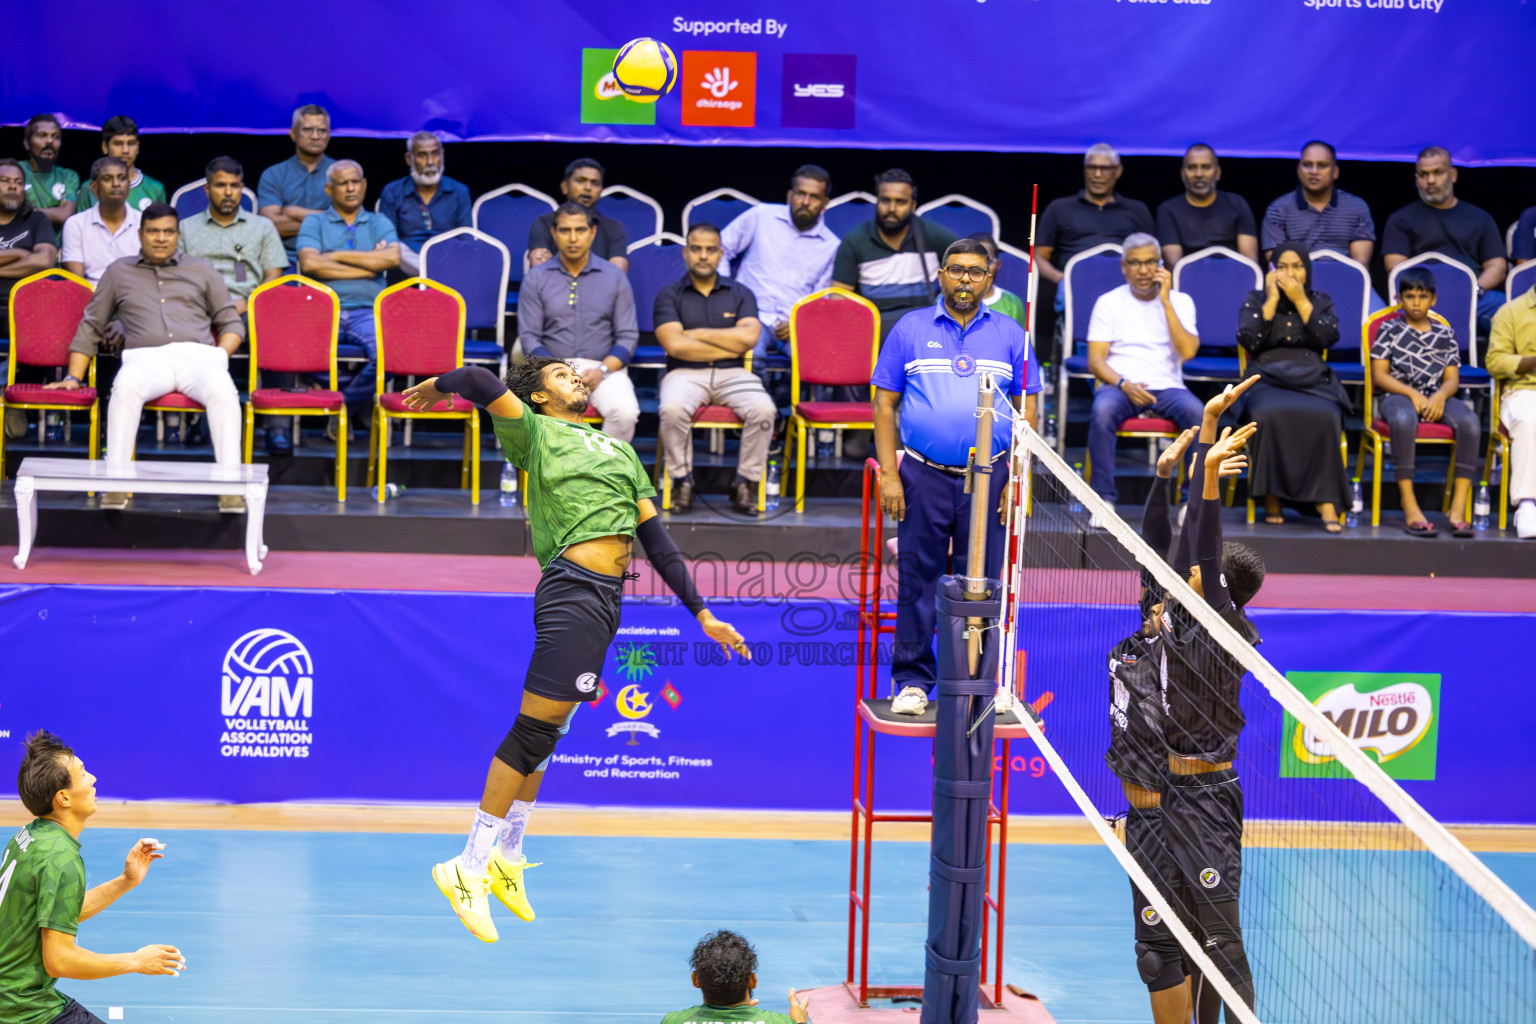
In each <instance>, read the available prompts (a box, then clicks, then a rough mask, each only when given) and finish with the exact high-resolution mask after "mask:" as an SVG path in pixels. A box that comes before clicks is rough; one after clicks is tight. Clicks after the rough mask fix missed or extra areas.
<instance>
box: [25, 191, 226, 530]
mask: <svg viewBox="0 0 1536 1024" xmlns="http://www.w3.org/2000/svg"><path fill="white" fill-rule="evenodd" d="M93 212H94V211H92V210H87V211H86V212H85V213H83V214H76V215H75V216H77V217H86V216H90V214H91V213H93ZM180 234H181V232H180V230H179V225H178V223H177V220H176V210H175V208H174V207H172V206H170V205H168V204H166V203H153V204H151V205H150V206H149V207H148V208H147V209H145V211H144V215H143V219H142V221H141V223H140V227H139V244H140V246H141V252H140V254H139V255H137V256H133V257H125V258H124V259H120V260H118V261H117V262H115V263H113V264H112V265H111V266H110V267H108V268H107V270H106V273H104V274H102V276H101V281H100V282H99V283H98V284H97V286H96V291H95V294H93V295H92V296H91V301H90V303H89V304H88V305H87V306H86V307H85V315H84V316H83V317H82V318H81V320H80V326H79V328H78V329H77V330H76V331H75V338H74V340H73V341H72V342H70V345H69V370H68V376H66V377H65V378H64V379H63V380H61V381H57V382H56V383H53V384H49V385H48V387H49V388H50V389H55V388H62V389H65V390H71V391H72V390H74V389H75V388H78V387H80V386H81V385H82V384H83V383H84V378H85V374H86V370H87V368H88V367H89V366H90V362H91V357H92V356H94V355H95V354H96V352H97V349H98V347H99V346H100V345H101V342H102V340H103V339H104V338H105V337H106V333H107V322H108V321H110V320H116V321H118V322H119V323H121V324H122V329H123V365H122V369H121V370H119V371H118V374H117V379H116V380H115V381H113V383H112V397H111V401H110V402H109V403H108V405H107V458H108V460H110V461H112V462H128V461H130V460H132V459H133V452H134V443H135V440H136V439H137V437H138V432H139V419H140V417H141V416H142V414H143V410H144V405H145V404H146V403H148V402H152V401H154V400H155V399H157V398H160V397H161V396H163V395H167V394H170V393H171V392H175V391H179V392H181V393H182V394H184V395H186V396H187V397H188V398H190V399H192V400H193V401H194V402H197V403H198V404H200V405H202V406H203V408H204V409H205V410H206V412H207V417H208V428H209V431H210V433H211V434H212V435H213V456H214V459H215V460H216V461H217V462H219V463H220V464H222V465H226V466H238V465H239V464H240V395H239V393H238V392H237V391H236V390H235V382H234V381H233V380H231V379H230V376H229V357H230V355H231V354H232V353H234V351H235V350H236V349H238V348H239V347H240V343H241V342H242V341H244V340H245V324H244V322H243V321H242V320H241V318H240V314H238V313H236V312H235V306H234V303H233V302H232V301H230V298H229V290H228V289H226V288H225V287H224V280H223V278H221V277H220V276H219V274H218V272H217V271H216V270H214V268H213V265H212V264H210V263H208V262H207V261H206V260H200V259H197V258H196V257H193V256H184V255H181V254H179V253H178V252H177V245H178V242H179V240H180ZM215 338H217V341H215ZM126 500H127V499H126V496H125V495H122V494H106V495H103V497H102V503H101V507H102V508H122V507H123V506H124V504H125V503H126ZM244 508H245V499H243V498H240V497H238V496H233V495H226V496H223V497H220V498H219V509H220V510H221V511H224V512H237V511H240V510H242V509H244Z"/></svg>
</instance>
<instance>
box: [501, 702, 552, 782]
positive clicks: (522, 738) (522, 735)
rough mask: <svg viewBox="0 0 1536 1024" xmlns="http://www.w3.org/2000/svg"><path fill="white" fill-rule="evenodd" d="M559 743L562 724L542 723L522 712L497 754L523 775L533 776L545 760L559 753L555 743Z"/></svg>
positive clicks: (506, 763) (507, 764) (502, 760)
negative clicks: (556, 750)
mask: <svg viewBox="0 0 1536 1024" xmlns="http://www.w3.org/2000/svg"><path fill="white" fill-rule="evenodd" d="M559 742H560V727H559V726H558V725H555V724H554V723H553V722H541V721H539V720H538V719H537V718H533V717H532V716H530V715H518V716H517V721H515V722H513V723H512V729H511V731H510V732H508V733H507V737H506V739H504V740H502V741H501V746H499V747H497V748H496V757H497V758H498V759H499V760H500V761H501V762H502V763H503V764H505V765H506V766H507V767H508V768H511V769H512V770H513V771H515V772H517V773H518V774H519V775H532V774H533V773H534V772H536V771H538V769H539V765H541V764H543V763H544V759H545V758H546V757H548V756H549V755H550V754H553V753H554V752H555V744H557V743H559Z"/></svg>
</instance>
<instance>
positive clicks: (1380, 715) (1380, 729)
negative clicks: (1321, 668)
mask: <svg viewBox="0 0 1536 1024" xmlns="http://www.w3.org/2000/svg"><path fill="white" fill-rule="evenodd" d="M1285 677H1286V678H1287V679H1289V680H1290V681H1291V684H1292V685H1293V686H1295V687H1296V689H1298V690H1300V691H1301V693H1302V696H1304V697H1306V698H1307V699H1308V700H1310V701H1311V702H1312V704H1313V706H1314V707H1316V708H1317V710H1319V711H1321V712H1322V713H1323V715H1324V716H1325V717H1327V719H1328V720H1329V721H1331V722H1332V723H1333V724H1334V725H1336V726H1338V729H1339V731H1340V732H1342V733H1343V734H1344V735H1345V736H1347V737H1348V738H1349V740H1350V741H1351V742H1352V743H1354V745H1355V746H1356V747H1358V748H1360V749H1361V750H1362V751H1364V752H1365V754H1366V755H1367V756H1369V757H1371V758H1373V759H1374V760H1375V761H1376V763H1377V764H1379V765H1381V767H1382V770H1384V771H1385V772H1386V773H1387V775H1389V776H1390V777H1392V778H1394V779H1416V780H1433V779H1434V777H1435V758H1436V754H1437V752H1438V747H1439V739H1440V676H1439V675H1436V674H1431V673H1424V672H1287V673H1286V675H1285ZM1348 774H1349V773H1348V772H1346V771H1345V770H1344V769H1343V768H1342V767H1340V765H1339V762H1338V757H1337V755H1336V754H1335V753H1334V751H1333V748H1332V746H1330V745H1329V743H1328V741H1327V740H1326V739H1324V738H1323V737H1321V736H1319V735H1318V734H1317V731H1316V730H1313V729H1311V728H1308V727H1307V726H1304V725H1302V724H1301V723H1300V722H1298V721H1297V720H1296V719H1295V718H1293V717H1291V716H1290V715H1289V714H1287V715H1286V716H1285V741H1284V742H1283V743H1282V744H1281V751H1280V775H1281V777H1282V778H1292V779H1295V778H1333V779H1337V778H1346V777H1348Z"/></svg>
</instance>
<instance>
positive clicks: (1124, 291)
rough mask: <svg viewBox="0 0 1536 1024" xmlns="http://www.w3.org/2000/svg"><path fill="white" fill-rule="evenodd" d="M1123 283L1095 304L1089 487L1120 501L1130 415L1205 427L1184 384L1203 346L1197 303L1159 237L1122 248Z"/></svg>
mask: <svg viewBox="0 0 1536 1024" xmlns="http://www.w3.org/2000/svg"><path fill="white" fill-rule="evenodd" d="M1123 248H1124V250H1125V255H1124V256H1123V257H1121V260H1120V268H1121V270H1122V271H1124V273H1125V284H1123V285H1121V286H1120V287H1119V288H1116V289H1114V290H1113V291H1109V292H1105V293H1104V294H1103V295H1101V296H1099V300H1098V301H1097V302H1095V303H1094V304H1093V316H1092V318H1091V319H1090V320H1089V321H1088V369H1089V370H1091V371H1092V372H1093V375H1094V376H1095V377H1096V378H1098V380H1099V387H1098V390H1096V391H1095V392H1094V393H1093V418H1092V419H1091V420H1090V421H1089V423H1088V458H1089V460H1090V462H1091V464H1092V472H1091V479H1090V481H1089V483H1091V484H1092V485H1093V489H1094V490H1095V491H1097V492H1098V493H1099V494H1100V495H1102V496H1103V498H1104V500H1105V501H1107V502H1109V503H1110V504H1114V502H1115V499H1116V498H1118V497H1119V492H1118V491H1117V490H1116V489H1115V431H1117V430H1119V429H1120V426H1121V424H1123V423H1124V422H1125V421H1126V420H1128V419H1132V418H1137V419H1140V418H1146V417H1157V418H1160V419H1166V420H1172V421H1173V422H1174V423H1175V424H1177V425H1178V428H1179V429H1180V430H1184V429H1186V428H1188V427H1195V426H1199V425H1200V419H1201V416H1202V414H1203V412H1204V407H1203V406H1202V405H1201V402H1200V399H1198V398H1196V397H1195V396H1194V395H1192V394H1190V393H1189V391H1188V390H1187V389H1185V387H1184V370H1183V365H1184V361H1185V360H1187V359H1189V358H1191V357H1192V356H1194V354H1195V352H1197V351H1198V350H1199V348H1200V338H1199V336H1198V335H1197V333H1196V328H1195V302H1194V300H1193V299H1191V298H1190V297H1189V296H1188V295H1185V294H1184V293H1183V292H1176V291H1174V290H1173V275H1172V274H1170V273H1169V272H1168V270H1167V268H1166V267H1164V266H1163V261H1162V251H1161V248H1160V246H1159V244H1158V241H1157V239H1156V238H1154V237H1152V236H1151V235H1149V234H1146V233H1144V232H1140V231H1138V232H1136V233H1135V234H1133V235H1130V236H1128V237H1127V238H1126V240H1125V242H1124V243H1123Z"/></svg>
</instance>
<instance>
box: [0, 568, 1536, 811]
mask: <svg viewBox="0 0 1536 1024" xmlns="http://www.w3.org/2000/svg"><path fill="white" fill-rule="evenodd" d="M716 607H717V610H718V611H719V614H720V615H721V616H722V617H723V618H726V619H727V620H729V621H732V622H734V623H735V624H736V625H737V626H738V628H740V629H741V631H742V632H743V633H744V634H745V635H746V636H747V638H748V640H749V641H750V642H751V643H752V644H753V650H754V654H755V659H754V661H753V662H752V663H751V664H742V663H741V662H740V661H739V660H735V659H733V660H732V661H730V662H727V661H725V659H724V658H723V657H722V656H721V655H720V654H719V653H718V651H717V650H716V649H715V648H714V646H713V645H712V644H710V643H709V642H707V641H706V640H705V639H704V638H703V636H702V634H701V633H700V632H699V630H698V628H697V626H696V624H695V623H694V622H693V621H692V619H691V617H690V616H688V614H687V613H686V611H684V610H683V609H681V608H679V607H677V606H675V605H673V604H672V603H671V602H670V601H669V600H663V601H630V602H627V603H626V605H625V609H624V621H623V627H622V632H621V634H620V636H619V637H618V639H617V641H616V642H615V644H614V645H613V647H612V648H611V649H610V650H609V656H608V658H607V661H606V663H605V667H604V671H603V673H602V677H601V680H600V682H599V684H598V689H597V691H596V694H595V696H596V698H597V699H596V700H595V701H594V702H593V704H591V705H583V706H581V707H580V708H579V710H578V712H577V714H576V716H575V718H574V719H573V721H572V727H571V731H570V735H569V736H568V737H567V738H566V739H565V741H564V742H562V743H561V745H560V748H559V750H558V751H557V753H556V764H555V765H554V767H553V768H552V769H551V771H550V773H549V776H548V778H547V780H546V783H545V787H544V794H543V797H544V799H546V800H550V801H557V802H569V803H581V804H608V805H630V806H687V807H720V808H765V809H768V808H784V809H803V810H842V809H846V808H847V807H848V805H849V798H850V795H851V786H852V775H851V771H852V769H851V757H852V754H851V751H852V739H853V737H852V732H853V720H854V713H853V687H854V683H853V653H854V648H853V641H854V632H853V630H852V621H853V620H852V615H851V613H852V606H851V605H849V604H848V603H846V602H840V601H839V602H834V601H810V600H807V601H793V602H776V603H762V602H758V603H752V604H748V603H745V602H743V603H740V604H734V605H733V604H731V603H728V602H726V603H721V604H718V605H717V606H716ZM532 610H533V602H532V597H531V596H528V595H511V594H509V595H497V594H443V593H392V592H379V591H300V590H270V591H263V590H253V589H230V590H222V589H187V588H136V587H85V586H35V587H33V586H25V587H5V588H0V649H3V650H4V651H6V652H7V662H8V665H9V666H10V670H9V671H8V672H7V673H6V675H5V677H4V679H3V681H0V750H3V751H4V757H3V758H0V777H6V778H10V777H12V773H13V771H14V767H15V765H16V762H17V759H18V758H19V751H20V743H19V740H20V738H21V737H22V736H23V735H24V734H25V733H27V732H28V731H30V730H33V729H38V728H47V729H50V730H52V731H54V732H57V733H59V734H60V735H62V736H63V737H65V739H66V740H68V741H69V742H70V743H71V744H73V745H74V746H75V747H76V748H77V749H78V750H79V752H80V753H81V755H82V757H83V758H84V759H85V761H86V763H87V764H88V765H89V767H90V768H91V770H92V771H93V772H94V773H95V774H96V775H97V776H98V777H99V778H100V783H99V786H100V790H101V793H102V795H103V797H106V798H120V799H190V800H211V801H235V802H245V801H270V800H365V801H375V800H377V801H468V800H471V799H473V798H474V797H475V796H476V795H477V794H478V792H479V787H480V784H481V781H482V780H483V778H484V774H485V766H486V763H487V761H488V760H489V758H490V755H491V752H492V751H493V750H494V749H495V748H496V745H497V744H498V743H499V742H500V740H501V738H502V736H503V735H504V734H505V732H506V730H507V729H508V728H509V727H510V725H511V723H512V720H513V718H514V717H515V716H516V713H517V706H518V699H519V695H520V692H521V688H522V680H523V672H524V670H525V667H526V665H527V660H528V655H529V653H530V651H531V649H532V645H533V635H532ZM1134 618H1135V611H1134V610H1133V609H1126V608H1113V607H1084V606H1031V609H1030V613H1029V614H1027V615H1026V616H1024V617H1023V618H1022V619H1021V622H1022V623H1023V630H1022V633H1021V645H1022V646H1023V647H1024V649H1025V660H1026V662H1027V673H1026V688H1027V697H1028V699H1029V700H1031V701H1032V702H1034V703H1036V705H1037V706H1039V707H1040V708H1041V713H1042V716H1043V718H1044V720H1045V723H1046V728H1047V730H1048V732H1049V733H1050V735H1051V736H1052V737H1053V740H1054V742H1055V743H1056V744H1057V745H1058V746H1059V748H1060V749H1061V750H1062V753H1063V755H1064V757H1065V758H1066V760H1067V763H1068V765H1069V767H1070V768H1071V769H1072V771H1073V772H1074V774H1075V775H1077V776H1078V777H1079V778H1080V780H1081V781H1082V782H1083V784H1084V786H1085V787H1086V788H1087V789H1088V791H1089V792H1090V793H1091V794H1093V796H1094V798H1095V800H1096V801H1097V802H1098V803H1099V805H1100V806H1101V807H1103V808H1105V809H1106V810H1114V809H1117V808H1118V806H1119V804H1118V802H1117V794H1118V785H1117V784H1116V783H1115V781H1114V779H1113V778H1112V777H1111V776H1110V775H1109V773H1108V771H1107V769H1105V768H1104V765H1103V760H1102V753H1103V750H1104V747H1105V745H1106V744H1107V742H1108V736H1109V716H1108V713H1107V712H1108V700H1109V682H1108V675H1107V671H1106V659H1107V654H1108V651H1109V649H1110V647H1112V646H1113V644H1114V643H1115V642H1116V641H1117V640H1118V639H1119V638H1120V637H1122V636H1124V635H1125V634H1126V633H1127V632H1129V631H1130V630H1131V629H1133V628H1134ZM1253 618H1254V621H1255V622H1256V624H1257V625H1258V627H1259V629H1260V630H1261V631H1262V632H1263V634H1264V645H1263V648H1262V650H1263V653H1264V654H1265V656H1266V657H1268V658H1269V660H1270V661H1271V662H1272V663H1273V664H1275V665H1277V666H1279V667H1280V668H1281V669H1282V670H1283V671H1294V672H1314V673H1389V674H1390V673H1404V674H1413V675H1415V676H1418V675H1422V674H1425V673H1432V674H1436V675H1438V676H1439V679H1440V684H1439V688H1438V704H1437V705H1436V706H1435V707H1434V709H1433V710H1434V713H1435V715H1436V716H1437V719H1436V723H1435V724H1436V728H1437V730H1438V737H1437V739H1436V742H1437V743H1438V751H1437V757H1436V759H1435V762H1434V763H1435V770H1434V778H1433V779H1425V780H1410V781H1404V782H1403V783H1402V785H1403V786H1404V788H1405V789H1406V790H1407V791H1408V792H1409V793H1410V794H1412V795H1413V796H1414V797H1415V798H1416V799H1417V800H1419V801H1420V803H1422V804H1423V805H1424V806H1425V807H1426V809H1428V810H1429V811H1430V813H1432V814H1434V815H1435V816H1436V817H1437V818H1440V819H1441V820H1445V821H1452V822H1503V823H1536V793H1533V792H1532V791H1531V789H1530V787H1528V786H1520V785H1504V784H1501V780H1511V779H1514V780H1519V779H1528V778H1531V777H1532V776H1533V775H1536V748H1533V746H1532V745H1531V744H1530V742H1529V736H1530V734H1531V732H1532V729H1533V727H1536V714H1533V712H1532V710H1531V704H1530V702H1529V701H1528V700H1526V699H1525V698H1524V696H1523V694H1522V693H1521V692H1520V691H1519V689H1518V685H1519V678H1520V676H1521V673H1519V672H1518V671H1517V672H1516V673H1514V674H1513V675H1512V674H1511V673H1510V672H1509V671H1508V669H1507V666H1508V665H1509V664H1511V662H1512V658H1513V657H1514V655H1515V653H1516V652H1517V650H1518V645H1517V644H1516V642H1515V641H1516V638H1518V637H1520V636H1530V635H1531V631H1532V628H1533V620H1532V616H1529V615H1525V616H1522V615H1499V614H1461V613H1431V614H1425V613H1401V612H1330V611H1256V612H1255V613H1254V616H1253ZM1098 652H1102V653H1098ZM34 665H35V666H36V667H35V668H33V667H31V666H34ZM1350 692H1353V691H1350ZM1400 704H1401V702H1400V701H1399V702H1396V703H1393V704H1392V705H1390V707H1388V709H1387V710H1388V711H1395V710H1396V709H1397V707H1399V706H1400ZM1244 711H1245V713H1246V714H1247V717H1248V725H1247V728H1246V729H1245V731H1244V734H1243V741H1242V748H1241V751H1240V755H1239V770H1240V771H1241V772H1242V774H1243V775H1244V777H1245V779H1247V780H1248V784H1247V786H1246V787H1245V788H1246V792H1247V796H1248V816H1249V817H1253V818H1295V817H1319V816H1327V815H1330V814H1337V815H1338V816H1342V817H1347V818H1350V819H1352V820H1359V819H1361V818H1365V819H1367V820H1369V819H1371V818H1374V817H1378V816H1379V811H1378V810H1377V809H1375V807H1374V804H1373V803H1372V802H1370V801H1368V800H1367V801H1365V802H1363V803H1362V802H1360V800H1359V799H1358V797H1355V796H1351V795H1349V794H1356V793H1358V788H1357V787H1354V784H1353V783H1350V782H1345V781H1339V780H1336V779H1329V778H1282V777H1281V761H1282V756H1281V754H1282V750H1283V749H1285V745H1286V744H1289V743H1293V742H1295V741H1296V738H1295V737H1293V736H1291V735H1289V734H1288V733H1287V729H1286V726H1285V723H1284V721H1283V716H1282V714H1281V712H1280V710H1279V707H1278V706H1277V705H1276V704H1274V703H1273V702H1272V701H1269V700H1267V699H1262V698H1258V697H1257V696H1256V695H1255V694H1252V693H1250V694H1249V697H1248V699H1247V700H1245V704H1244ZM1401 718H1402V716H1401V713H1400V712H1399V714H1398V716H1397V718H1392V717H1382V716H1377V718H1376V719H1375V720H1377V721H1378V722H1396V721H1399V720H1401ZM1426 742H1427V741H1426ZM1010 753H1011V763H1010V769H1011V778H1012V785H1013V790H1012V794H1013V795H1012V801H1011V803H1012V809H1013V810H1014V811H1015V812H1021V813H1041V814H1070V813H1075V808H1074V806H1073V805H1072V803H1071V801H1070V800H1069V799H1068V797H1067V795H1066V793H1065V791H1064V789H1063V788H1062V787H1061V786H1060V785H1059V784H1058V782H1057V781H1056V780H1055V778H1054V777H1053V773H1052V771H1051V769H1050V768H1049V766H1048V765H1047V764H1046V762H1045V760H1044V758H1043V757H1041V755H1040V754H1039V752H1038V751H1037V750H1036V749H1035V747H1034V745H1033V744H1032V743H1030V742H1028V741H1021V742H1015V743H1014V744H1013V746H1012V750H1011V752H1010ZM998 767H999V768H1001V767H1002V765H1001V764H1000V763H999V764H998ZM930 788H931V774H930V744H929V743H928V742H927V741H924V740H901V739H896V738H890V737H882V738H881V739H880V740H879V779H878V788H877V791H876V805H877V806H878V807H885V808H889V809H897V808H901V809H910V808H916V807H923V806H925V805H926V804H927V802H928V794H929V791H930ZM1352 800H1353V801H1354V802H1351V801H1352Z"/></svg>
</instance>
